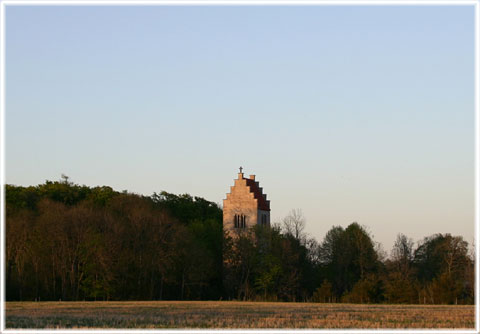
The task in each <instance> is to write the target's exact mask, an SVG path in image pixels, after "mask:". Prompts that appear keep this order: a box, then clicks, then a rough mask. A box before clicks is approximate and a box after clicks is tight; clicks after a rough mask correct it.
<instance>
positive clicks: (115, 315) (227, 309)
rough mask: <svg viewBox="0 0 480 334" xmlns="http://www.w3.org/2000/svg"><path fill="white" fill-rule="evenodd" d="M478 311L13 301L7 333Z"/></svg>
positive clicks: (422, 323)
mask: <svg viewBox="0 0 480 334" xmlns="http://www.w3.org/2000/svg"><path fill="white" fill-rule="evenodd" d="M474 326H475V315H474V306H473V305H468V306H453V305H451V306H450V305H434V306H431V305H430V306H424V305H354V304H313V303H256V302H172V301H160V302H8V303H6V327H7V328H251V329H254V328H457V329H458V328H470V329H472V328H474Z"/></svg>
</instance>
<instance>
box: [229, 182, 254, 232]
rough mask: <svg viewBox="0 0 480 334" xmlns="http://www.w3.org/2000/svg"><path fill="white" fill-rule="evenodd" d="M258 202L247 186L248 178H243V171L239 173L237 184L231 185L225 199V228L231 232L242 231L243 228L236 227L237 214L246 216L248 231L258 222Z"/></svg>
mask: <svg viewBox="0 0 480 334" xmlns="http://www.w3.org/2000/svg"><path fill="white" fill-rule="evenodd" d="M257 214H258V203H257V199H255V197H254V194H253V193H252V192H251V191H250V187H248V186H247V180H246V179H244V178H243V173H239V174H238V179H236V180H235V185H234V186H233V187H230V193H228V194H227V198H226V199H224V200H223V228H224V230H226V231H228V232H229V233H238V232H242V229H236V228H235V225H234V217H235V215H245V216H246V228H245V229H244V230H245V231H247V230H248V229H249V228H250V227H252V226H255V225H256V224H257V222H258V215H257Z"/></svg>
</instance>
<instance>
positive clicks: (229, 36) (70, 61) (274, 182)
mask: <svg viewBox="0 0 480 334" xmlns="http://www.w3.org/2000/svg"><path fill="white" fill-rule="evenodd" d="M5 45H6V63H5V64H6V111H5V137H4V138H5V175H6V182H7V183H8V184H15V185H23V186H28V185H37V184H41V183H44V182H45V180H59V179H60V177H61V174H62V173H63V174H66V175H68V176H69V177H70V179H71V180H72V181H73V182H75V183H77V184H85V185H88V186H97V185H108V186H111V187H112V188H114V189H115V190H118V191H122V190H128V191H130V192H135V193H139V194H144V195H151V194H153V193H154V192H157V193H158V192H160V191H162V190H165V191H168V192H171V193H175V194H183V193H189V194H191V195H193V196H200V197H204V198H206V199H207V200H210V201H213V202H216V203H219V204H222V200H223V199H224V198H225V196H226V193H227V192H229V189H230V186H232V185H233V179H234V178H236V176H237V173H238V167H240V166H242V167H244V172H245V174H246V175H247V176H248V175H249V174H255V175H256V177H257V180H258V181H259V182H260V185H261V186H262V187H263V189H264V192H265V193H266V194H267V196H268V199H269V200H270V201H271V220H272V222H276V221H277V222H278V221H281V219H282V218H283V217H285V216H286V215H287V214H288V212H289V211H290V210H292V209H297V208H298V209H301V210H302V212H303V214H304V216H305V218H306V221H307V227H306V232H307V233H308V234H309V235H310V236H312V237H314V238H316V239H317V240H318V241H321V240H322V239H323V238H324V236H325V233H326V232H327V231H328V230H329V229H330V228H331V227H332V226H343V227H346V226H348V225H349V224H350V223H352V222H358V223H359V224H361V225H364V226H365V227H366V228H367V230H368V231H369V232H370V233H371V234H372V236H373V238H374V240H375V241H376V242H380V243H381V244H382V245H383V248H384V250H385V251H386V252H387V253H388V252H389V251H390V249H391V247H392V246H393V243H394V241H395V238H396V236H397V234H398V233H403V234H405V235H407V236H408V237H410V238H412V239H413V240H414V241H415V242H417V241H419V240H421V239H423V238H424V237H426V236H430V235H432V234H435V233H451V234H453V235H461V236H463V237H464V239H465V240H466V241H468V242H469V243H472V241H473V236H474V160H475V157H474V136H475V128H474V119H475V112H474V7H473V6H283V7H282V6H15V5H7V7H6V43H5Z"/></svg>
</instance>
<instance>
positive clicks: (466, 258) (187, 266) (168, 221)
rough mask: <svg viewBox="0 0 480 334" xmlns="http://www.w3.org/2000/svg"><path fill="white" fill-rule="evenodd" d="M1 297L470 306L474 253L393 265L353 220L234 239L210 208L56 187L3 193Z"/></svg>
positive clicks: (299, 222) (435, 245)
mask: <svg viewBox="0 0 480 334" xmlns="http://www.w3.org/2000/svg"><path fill="white" fill-rule="evenodd" d="M5 191H6V193H5V195H6V196H5V198H6V210H5V212H6V248H5V273H6V299H7V300H163V299H170V300H172V299H177V300H181V299H190V300H208V299H216V300H218V299H230V300H231V299H235V300H268V301H314V302H321V303H326V302H327V303H332V302H349V303H385V302H386V303H403V304H414V303H419V304H427V303H428V304H469V303H470V304H471V303H473V301H474V285H475V284H474V283H475V282H474V281H475V280H474V266H473V256H472V255H471V254H469V253H468V243H467V242H466V241H464V240H463V239H462V238H461V237H458V236H452V235H450V234H435V235H432V236H429V237H426V238H424V239H423V240H422V241H421V242H420V243H419V244H418V246H417V247H416V248H415V247H414V244H413V241H412V240H411V239H409V238H408V237H407V236H405V235H403V234H399V235H398V236H397V240H396V241H395V245H394V247H393V249H392V251H391V255H390V257H389V258H387V257H386V255H384V254H383V253H382V251H381V247H379V246H378V244H376V243H375V242H374V240H373V237H372V236H371V235H370V234H369V233H368V231H367V229H366V228H365V227H363V226H361V225H359V224H358V223H352V224H350V225H348V226H347V227H346V228H343V227H340V226H334V227H332V228H331V229H330V230H329V231H328V232H327V234H326V235H325V238H324V239H323V240H322V242H317V241H316V240H315V239H313V238H311V237H309V236H308V235H307V233H305V226H306V220H305V218H304V217H303V215H302V213H301V211H300V210H298V209H297V210H293V211H291V212H290V214H289V215H288V216H287V217H286V218H285V219H283V221H282V222H283V224H273V225H272V226H271V227H270V226H256V227H254V228H251V229H250V230H248V231H246V232H245V233H241V234H239V235H233V236H232V235H230V234H229V233H226V231H224V230H223V227H222V210H221V209H220V208H219V207H218V205H216V204H215V203H212V202H209V201H207V200H205V199H203V198H200V197H192V196H190V195H188V194H184V195H175V194H170V193H167V192H160V193H159V194H157V193H154V194H153V195H152V196H141V195H137V194H131V193H127V192H121V193H120V192H117V191H114V190H113V189H112V188H110V187H107V186H102V187H87V186H80V185H76V184H74V183H72V182H70V181H69V179H68V177H66V176H63V177H62V180H60V181H54V182H52V181H46V182H45V184H41V185H38V186H35V187H33V186H30V187H18V186H13V185H6V187H5Z"/></svg>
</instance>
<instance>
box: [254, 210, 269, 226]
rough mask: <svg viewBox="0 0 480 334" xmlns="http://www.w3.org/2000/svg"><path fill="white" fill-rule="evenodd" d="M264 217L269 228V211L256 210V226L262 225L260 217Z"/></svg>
mask: <svg viewBox="0 0 480 334" xmlns="http://www.w3.org/2000/svg"><path fill="white" fill-rule="evenodd" d="M263 215H265V217H266V219H267V222H266V225H268V226H270V211H265V210H258V212H257V224H259V225H262V216H263Z"/></svg>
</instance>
